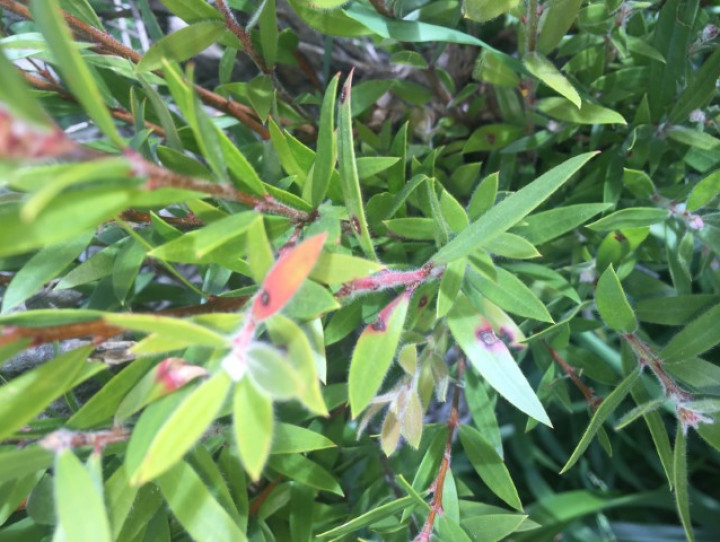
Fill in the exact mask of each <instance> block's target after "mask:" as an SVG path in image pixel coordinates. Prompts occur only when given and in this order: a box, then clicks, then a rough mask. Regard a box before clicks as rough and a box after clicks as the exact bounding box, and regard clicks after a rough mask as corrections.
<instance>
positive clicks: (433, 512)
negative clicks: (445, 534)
mask: <svg viewBox="0 0 720 542" xmlns="http://www.w3.org/2000/svg"><path fill="white" fill-rule="evenodd" d="M464 375H465V359H464V358H462V357H461V358H460V359H458V362H457V383H456V384H455V392H454V393H453V402H452V409H451V410H450V417H449V418H448V421H447V426H448V435H447V439H445V452H444V453H443V458H442V461H441V463H440V468H439V469H438V474H437V477H436V478H435V481H434V482H433V500H432V504H431V505H430V512H429V513H428V517H427V519H426V520H425V524H424V525H423V528H422V530H421V531H420V534H418V535H417V537H415V541H414V542H429V541H430V537H431V536H432V531H433V525H434V524H435V518H437V516H438V514H439V513H440V512H441V511H442V494H443V488H444V487H445V477H446V476H447V471H448V469H449V468H450V461H451V459H452V443H453V439H454V438H455V431H456V430H457V428H458V427H460V417H459V415H458V405H459V403H460V388H461V384H460V383H461V382H462V379H463V376H464Z"/></svg>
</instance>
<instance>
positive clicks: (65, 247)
mask: <svg viewBox="0 0 720 542" xmlns="http://www.w3.org/2000/svg"><path fill="white" fill-rule="evenodd" d="M93 234H94V232H87V233H83V234H81V235H79V236H77V237H76V238H74V239H69V240H67V241H64V242H60V243H57V244H54V245H50V246H47V247H45V248H43V249H41V250H40V251H39V252H38V253H37V254H35V255H34V256H33V257H32V258H30V259H29V260H28V261H27V263H26V264H25V265H24V266H23V267H22V269H20V271H18V272H17V273H16V274H15V276H14V277H13V279H12V281H11V282H10V284H9V285H8V287H7V289H6V290H5V294H4V295H3V300H2V312H7V311H9V310H10V309H13V308H15V307H17V306H18V305H19V304H20V303H22V302H23V301H25V300H26V299H27V298H29V297H30V296H31V295H33V294H35V293H36V292H37V291H38V290H40V288H42V287H43V285H44V284H45V283H47V282H49V281H50V280H52V279H53V278H55V277H56V276H58V275H59V274H60V273H61V272H62V271H63V270H64V269H65V268H66V267H67V266H68V265H70V264H71V263H72V262H73V261H75V259H76V258H77V257H78V256H79V255H80V253H81V252H82V251H83V250H85V248H86V247H87V246H88V244H89V243H90V241H91V240H92V238H93Z"/></svg>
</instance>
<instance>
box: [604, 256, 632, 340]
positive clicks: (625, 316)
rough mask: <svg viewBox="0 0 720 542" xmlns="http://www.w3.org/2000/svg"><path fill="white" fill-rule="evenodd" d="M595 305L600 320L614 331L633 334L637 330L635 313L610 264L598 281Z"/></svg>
mask: <svg viewBox="0 0 720 542" xmlns="http://www.w3.org/2000/svg"><path fill="white" fill-rule="evenodd" d="M595 303H596V304H597V308H598V312H599V313H600V316H602V319H603V320H604V321H605V323H606V324H607V325H609V326H610V327H611V328H613V329H614V330H615V331H619V332H620V333H633V332H634V331H635V330H636V329H637V325H638V324H637V318H636V317H635V312H633V310H632V308H631V307H630V304H629V303H628V300H627V297H626V296H625V292H624V291H623V288H622V284H620V279H619V278H618V276H617V275H616V274H615V270H614V269H613V266H612V264H611V265H609V266H608V267H607V269H605V271H604V272H603V274H602V275H601V276H600V279H599V280H598V283H597V289H596V290H595Z"/></svg>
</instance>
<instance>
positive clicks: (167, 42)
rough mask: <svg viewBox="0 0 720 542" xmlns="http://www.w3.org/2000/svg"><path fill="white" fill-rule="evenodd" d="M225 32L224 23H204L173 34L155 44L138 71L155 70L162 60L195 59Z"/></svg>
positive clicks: (192, 25)
mask: <svg viewBox="0 0 720 542" xmlns="http://www.w3.org/2000/svg"><path fill="white" fill-rule="evenodd" d="M223 30H225V22H224V21H202V22H198V23H194V24H191V25H190V26H186V27H185V28H182V29H180V30H178V31H177V32H173V33H172V34H169V35H167V36H165V37H164V38H162V39H161V40H159V41H157V42H155V43H154V44H153V45H152V47H150V49H148V51H147V53H145V55H144V56H143V57H142V60H141V61H140V63H139V64H138V65H137V69H138V71H150V70H155V69H157V68H159V67H160V66H162V59H163V58H166V59H168V60H175V61H178V62H181V61H183V60H187V59H189V58H192V57H194V56H195V55H197V54H198V53H200V52H202V51H203V50H205V49H207V48H208V47H210V45H212V44H213V43H215V41H217V39H218V37H219V36H220V34H222V32H223Z"/></svg>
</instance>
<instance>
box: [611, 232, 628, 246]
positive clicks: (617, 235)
mask: <svg viewBox="0 0 720 542" xmlns="http://www.w3.org/2000/svg"><path fill="white" fill-rule="evenodd" d="M613 237H615V240H616V241H617V242H618V243H624V242H626V241H627V237H625V236H624V235H623V234H622V233H620V232H617V233H615V235H614V236H613Z"/></svg>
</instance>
